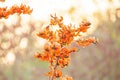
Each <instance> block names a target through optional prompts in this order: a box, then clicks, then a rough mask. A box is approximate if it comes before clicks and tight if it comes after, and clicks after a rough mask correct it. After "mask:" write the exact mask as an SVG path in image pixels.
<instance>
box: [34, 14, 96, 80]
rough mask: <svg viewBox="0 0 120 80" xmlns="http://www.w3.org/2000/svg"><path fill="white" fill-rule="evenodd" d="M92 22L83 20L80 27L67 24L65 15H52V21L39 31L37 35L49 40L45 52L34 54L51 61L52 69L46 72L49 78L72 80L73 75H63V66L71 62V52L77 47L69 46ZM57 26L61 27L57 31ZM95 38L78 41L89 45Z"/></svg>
mask: <svg viewBox="0 0 120 80" xmlns="http://www.w3.org/2000/svg"><path fill="white" fill-rule="evenodd" d="M89 26H90V23H89V22H88V21H83V22H82V23H81V24H80V25H79V27H74V26H73V25H71V24H70V25H65V24H64V23H63V17H62V16H61V17H60V18H59V17H57V16H56V15H55V16H52V15H51V19H50V23H49V25H48V26H46V27H45V29H44V31H42V32H39V33H37V36H38V37H40V38H43V39H46V40H48V43H46V44H45V45H44V51H43V52H37V53H36V54H35V55H34V56H35V58H38V59H40V60H42V61H47V62H49V63H50V66H49V67H50V71H49V72H48V73H46V75H47V76H49V80H55V79H57V78H59V79H60V80H72V77H68V76H63V73H62V71H61V68H64V67H66V66H68V65H69V64H70V54H71V53H73V52H75V51H76V48H75V47H72V48H67V46H68V45H69V44H70V43H72V41H74V38H75V37H78V36H81V32H82V33H84V32H86V31H87V29H88V28H89ZM55 27H59V28H58V29H56V30H55V31H53V30H52V29H54V28H55ZM95 41H96V40H95V39H94V38H88V39H79V40H77V41H76V42H77V43H78V45H80V46H88V45H90V43H95Z"/></svg>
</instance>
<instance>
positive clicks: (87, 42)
mask: <svg viewBox="0 0 120 80" xmlns="http://www.w3.org/2000/svg"><path fill="white" fill-rule="evenodd" d="M94 42H95V38H89V39H83V40H78V41H77V43H78V44H79V45H80V46H89V45H90V43H94Z"/></svg>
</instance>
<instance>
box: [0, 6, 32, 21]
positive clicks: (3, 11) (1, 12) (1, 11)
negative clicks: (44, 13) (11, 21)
mask: <svg viewBox="0 0 120 80" xmlns="http://www.w3.org/2000/svg"><path fill="white" fill-rule="evenodd" d="M32 11H33V10H32V9H30V7H29V6H26V5H23V4H21V5H20V6H17V5H13V6H12V7H10V8H9V9H8V8H7V7H3V8H0V19H1V18H8V17H9V15H13V14H15V13H18V14H21V13H23V14H31V13H32Z"/></svg>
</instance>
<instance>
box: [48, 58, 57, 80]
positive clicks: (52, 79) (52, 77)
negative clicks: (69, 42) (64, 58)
mask: <svg viewBox="0 0 120 80" xmlns="http://www.w3.org/2000/svg"><path fill="white" fill-rule="evenodd" d="M58 60H59V57H57V59H56V64H55V65H54V68H53V74H52V76H51V79H50V80H54V76H55V71H56V68H57V66H58Z"/></svg>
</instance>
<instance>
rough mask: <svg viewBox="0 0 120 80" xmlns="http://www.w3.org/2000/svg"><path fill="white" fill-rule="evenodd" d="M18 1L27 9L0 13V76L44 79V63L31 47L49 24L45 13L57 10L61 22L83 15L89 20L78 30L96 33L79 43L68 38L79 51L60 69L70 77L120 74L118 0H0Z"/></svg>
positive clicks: (115, 77)
mask: <svg viewBox="0 0 120 80" xmlns="http://www.w3.org/2000/svg"><path fill="white" fill-rule="evenodd" d="M21 3H22V4H26V5H29V6H30V7H31V8H33V13H32V14H31V15H22V14H21V15H17V14H14V15H11V16H9V18H8V19H0V80H48V78H47V77H46V76H44V74H45V73H46V72H47V71H48V70H49V68H48V65H49V64H48V63H47V62H41V61H39V60H37V59H35V58H34V53H36V52H37V51H41V50H42V46H43V45H44V42H45V40H43V39H41V38H38V37H37V36H36V35H35V34H36V32H39V31H40V30H42V29H44V27H45V26H46V25H47V24H49V19H50V14H53V15H54V14H56V15H57V16H63V17H64V19H65V20H64V22H65V24H66V25H67V24H69V23H72V24H73V25H76V26H77V25H79V23H80V22H81V20H83V19H87V20H88V21H90V22H91V24H92V25H91V27H90V29H89V30H88V32H87V33H86V34H83V36H85V37H89V36H93V37H96V38H98V39H99V41H98V44H96V45H94V44H92V45H90V46H88V47H85V48H83V47H78V46H77V45H76V44H75V43H72V45H71V46H77V48H78V49H79V51H77V52H76V53H73V54H72V55H71V64H70V66H69V67H67V68H65V69H63V71H64V74H68V75H69V76H72V77H73V79H74V80H120V52H119V51H120V0H59V1H58V0H6V1H5V2H0V7H5V6H7V7H8V8H9V7H11V6H12V5H14V4H17V5H20V4H21Z"/></svg>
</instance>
